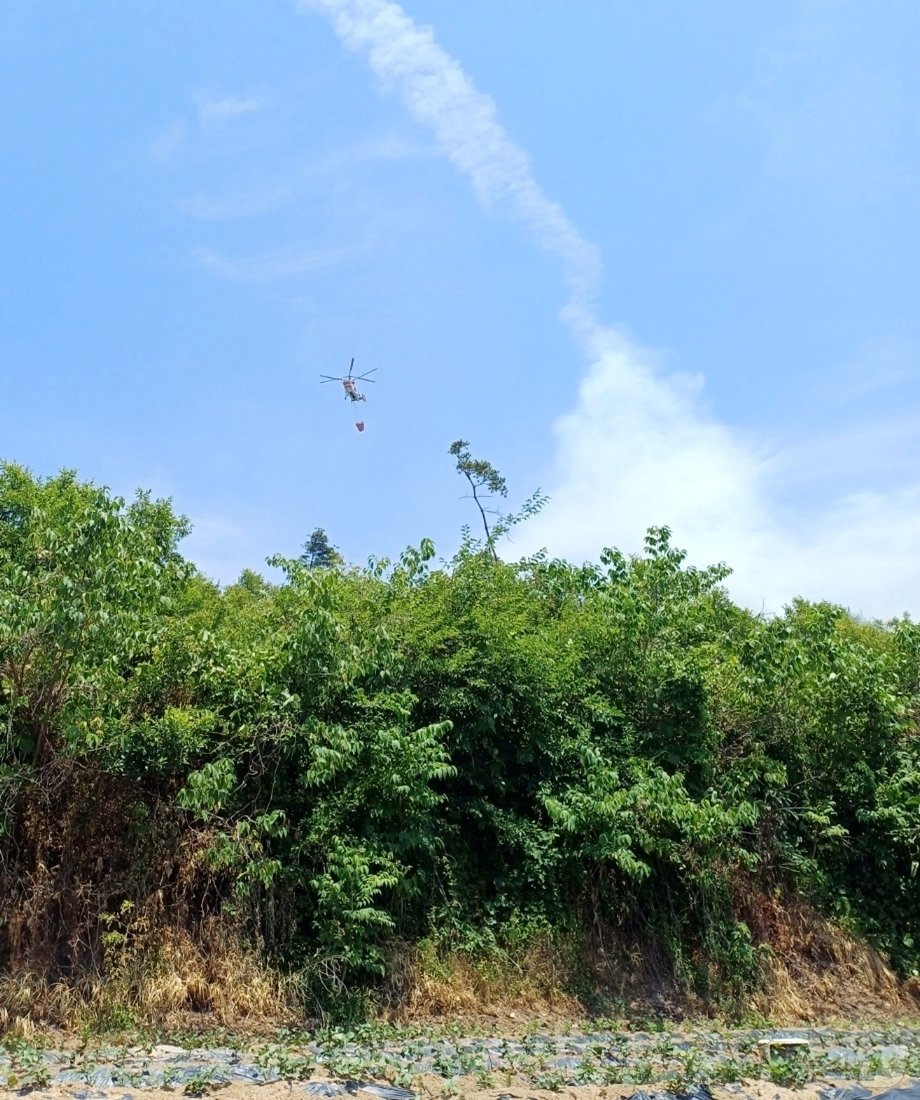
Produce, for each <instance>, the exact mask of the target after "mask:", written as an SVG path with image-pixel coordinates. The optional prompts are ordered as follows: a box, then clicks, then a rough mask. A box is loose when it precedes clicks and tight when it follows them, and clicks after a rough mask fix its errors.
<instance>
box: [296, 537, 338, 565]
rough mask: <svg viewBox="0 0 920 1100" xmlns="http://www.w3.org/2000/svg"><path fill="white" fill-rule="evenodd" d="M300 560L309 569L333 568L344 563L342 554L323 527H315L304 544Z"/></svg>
mask: <svg viewBox="0 0 920 1100" xmlns="http://www.w3.org/2000/svg"><path fill="white" fill-rule="evenodd" d="M300 560H301V561H302V562H303V563H304V565H306V566H307V567H308V568H309V569H332V568H334V567H335V566H337V565H341V563H342V555H341V554H340V553H339V552H338V550H336V548H335V547H334V546H333V545H332V543H331V542H330V541H329V537H328V536H327V534H326V532H325V531H324V530H323V528H322V527H315V528H314V529H313V534H312V535H310V537H309V538H308V539H307V541H306V542H305V543H304V546H303V553H302V554H301V555H300Z"/></svg>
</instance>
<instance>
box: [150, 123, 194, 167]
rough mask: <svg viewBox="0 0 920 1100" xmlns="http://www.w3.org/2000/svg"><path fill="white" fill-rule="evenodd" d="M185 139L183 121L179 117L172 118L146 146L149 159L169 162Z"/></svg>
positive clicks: (158, 162)
mask: <svg viewBox="0 0 920 1100" xmlns="http://www.w3.org/2000/svg"><path fill="white" fill-rule="evenodd" d="M184 141H185V123H184V122H183V121H182V119H181V118H176V119H173V120H172V122H170V123H168V124H167V125H166V126H164V127H163V129H162V130H160V132H159V133H158V134H157V135H156V136H155V137H154V138H153V140H152V141H151V142H150V145H149V146H148V149H147V151H148V154H149V156H150V159H151V160H154V161H156V162H157V164H164V165H165V164H171V163H172V162H173V161H174V160H175V159H176V157H177V155H178V154H179V151H180V150H181V148H182V145H183V143H184Z"/></svg>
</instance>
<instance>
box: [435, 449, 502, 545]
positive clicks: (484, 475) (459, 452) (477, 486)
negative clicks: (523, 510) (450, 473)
mask: <svg viewBox="0 0 920 1100" xmlns="http://www.w3.org/2000/svg"><path fill="white" fill-rule="evenodd" d="M449 453H450V454H452V455H453V456H454V458H456V460H457V473H459V474H462V475H463V476H464V477H465V478H466V480H467V481H468V482H469V483H470V488H471V489H472V490H473V500H474V501H475V503H476V507H477V508H478V509H479V514H480V516H482V526H483V528H484V529H485V533H486V545H487V546H488V547H489V549H490V550H491V551H492V557H494V558H495V560H496V561H498V554H497V553H496V552H495V543H494V537H493V533H492V531H490V529H489V520H488V518H487V515H486V509H485V508H484V507H483V503H482V502H483V500H488V498H489V497H490V496H492V495H494V494H496V493H497V494H498V496H501V497H506V496H507V495H508V486H507V484H506V483H505V479H504V478H503V477H502V475H501V474H500V473H499V472H498V470H496V469H495V467H494V466H493V465H492V463H491V462H487V461H486V460H485V459H484V458H473V456H472V455H471V454H470V445H469V443H467V441H466V440H465V439H456V440H454V442H453V443H451V445H450V451H449ZM483 489H488V493H485V494H484V493H483V492H482V490H483Z"/></svg>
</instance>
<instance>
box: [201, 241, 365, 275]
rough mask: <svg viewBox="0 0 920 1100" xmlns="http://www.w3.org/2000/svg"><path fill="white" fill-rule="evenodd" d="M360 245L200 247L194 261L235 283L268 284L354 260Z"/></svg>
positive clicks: (359, 250) (212, 272)
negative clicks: (228, 250) (246, 253)
mask: <svg viewBox="0 0 920 1100" xmlns="http://www.w3.org/2000/svg"><path fill="white" fill-rule="evenodd" d="M361 251H362V250H361V249H359V248H282V249H278V250H276V251H274V252H266V253H263V254H262V255H261V256H250V257H246V258H242V259H241V258H237V257H231V256H223V255H221V254H220V253H219V252H214V251H213V250H211V249H209V248H196V249H195V250H194V251H193V252H192V262H193V263H195V264H196V265H197V266H198V267H202V268H204V269H205V271H207V272H209V273H210V274H211V275H214V276H216V277H217V278H218V279H227V280H229V281H230V282H235V283H266V282H274V281H276V280H278V279H290V278H295V277H297V276H299V275H307V274H309V273H310V272H312V271H321V270H324V269H326V268H330V267H337V266H338V265H339V264H343V263H348V262H349V261H351V260H353V259H354V258H355V257H356V256H357V255H359V254H360V252H361Z"/></svg>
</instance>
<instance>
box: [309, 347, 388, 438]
mask: <svg viewBox="0 0 920 1100" xmlns="http://www.w3.org/2000/svg"><path fill="white" fill-rule="evenodd" d="M354 369H355V360H354V357H352V360H351V365H350V366H349V368H348V374H345V375H336V374H321V375H320V378H321V379H322V381H321V382H320V385H321V386H324V385H325V384H326V383H327V382H341V383H342V389H344V390H345V397H346V398H347V399H348V400H349V401H366V400H367V395H366V394H363V393H359V392H358V387H357V385H356V383H358V382H376V381H377V380H376V378H370V377H369V375H371V374H373V373H374V371H375V370H376V369H377V368H376V367H371V369H370V370H369V371H365V372H364V374H354V373H353V372H354ZM359 430H360V429H359Z"/></svg>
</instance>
